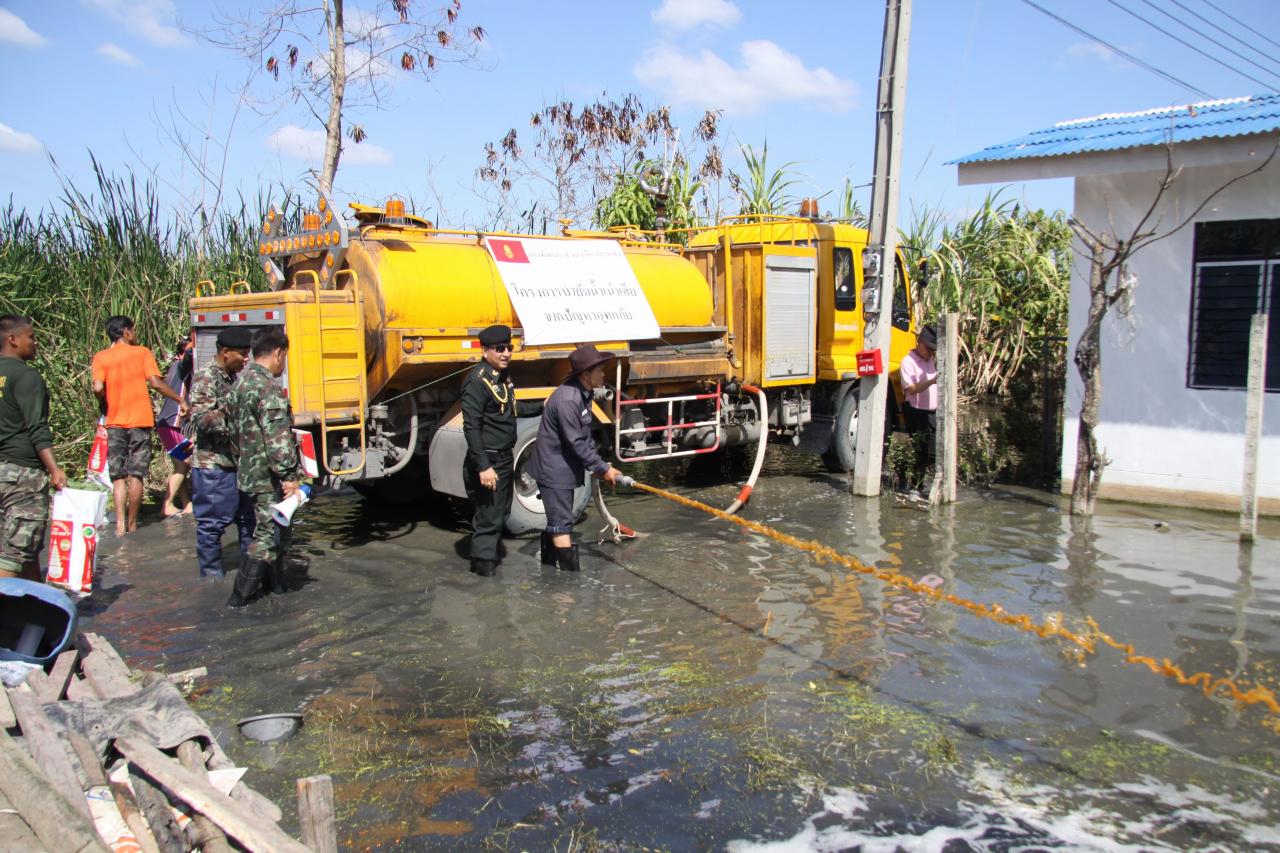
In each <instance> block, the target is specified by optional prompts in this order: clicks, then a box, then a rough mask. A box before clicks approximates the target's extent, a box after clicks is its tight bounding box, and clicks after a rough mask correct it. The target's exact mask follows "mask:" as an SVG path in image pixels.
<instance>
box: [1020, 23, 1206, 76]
mask: <svg viewBox="0 0 1280 853" xmlns="http://www.w3.org/2000/svg"><path fill="white" fill-rule="evenodd" d="M1022 2H1023V3H1025V4H1026V5H1028V6H1030V7H1031V8H1032V9H1035V10H1036V11H1037V12H1040V13H1041V14H1043V15H1047V16H1048V17H1050V18H1053V19H1054V20H1055V21H1057V22H1058V23H1060V24H1062V25H1063V26H1064V27H1066V28H1067V29H1069V30H1071V31H1073V32H1075V33H1078V34H1079V35H1082V36H1084V37H1085V38H1087V39H1089V41H1092V42H1096V43H1097V44H1100V45H1102V46H1103V47H1105V48H1106V49H1107V50H1109V51H1111V52H1112V53H1114V54H1116V55H1117V56H1123V57H1124V58H1125V59H1127V60H1129V61H1130V62H1132V63H1133V64H1134V65H1137V66H1138V67H1139V68H1144V69H1146V70H1147V71H1150V72H1151V73H1152V74H1155V75H1156V76H1158V77H1162V78H1164V79H1165V80H1167V81H1168V82H1170V83H1173V84H1174V85H1175V86H1181V87H1182V88H1184V89H1186V90H1187V91H1188V92H1194V93H1195V94H1197V95H1199V96H1200V97H1202V98H1205V99H1212V98H1213V95H1211V94H1209V93H1208V92H1206V91H1205V90H1204V89H1200V88H1197V87H1196V86H1192V85H1191V84H1190V83H1188V82H1187V81H1186V80H1182V79H1180V78H1178V77H1174V76H1173V75H1172V74H1170V73H1169V72H1167V71H1161V70H1160V69H1159V68H1156V67H1155V66H1154V65H1150V64H1148V63H1146V62H1143V61H1142V60H1141V59H1139V58H1138V57H1136V56H1134V55H1133V54H1131V53H1129V52H1127V51H1124V50H1121V49H1120V48H1118V47H1116V46H1115V45H1114V44H1111V43H1110V42H1108V41H1105V40H1103V39H1100V38H1098V37H1097V36H1095V35H1094V34H1093V33H1090V32H1087V31H1086V30H1083V29H1081V28H1080V27H1077V26H1076V25H1075V24H1073V23H1071V22H1070V21H1068V20H1067V19H1066V18H1063V17H1061V16H1059V15H1055V14H1054V13H1053V12H1050V11H1049V10H1048V9H1046V8H1044V7H1043V6H1041V5H1040V4H1038V3H1035V2H1033V0H1022Z"/></svg>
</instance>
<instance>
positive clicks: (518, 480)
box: [507, 418, 591, 536]
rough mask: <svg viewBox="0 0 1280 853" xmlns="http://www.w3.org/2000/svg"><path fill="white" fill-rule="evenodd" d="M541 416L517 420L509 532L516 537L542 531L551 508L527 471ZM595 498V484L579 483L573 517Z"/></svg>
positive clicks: (579, 513)
mask: <svg viewBox="0 0 1280 853" xmlns="http://www.w3.org/2000/svg"><path fill="white" fill-rule="evenodd" d="M540 421H541V418H520V419H519V420H518V421H516V447H515V473H514V475H513V477H512V479H513V480H514V482H513V483H512V489H511V492H512V496H511V512H510V513H508V515H507V532H508V533H510V534H511V535H512V536H519V535H520V534H521V533H528V532H529V531H531V530H542V529H543V528H545V527H546V526H547V511H546V509H544V508H543V506H542V498H541V496H540V495H539V494H538V484H537V483H536V482H534V479H533V477H532V476H530V475H528V474H527V473H526V469H527V468H528V467H529V459H530V458H532V456H533V445H534V442H535V441H536V440H537V438H538V423H539V422H540ZM590 499H591V487H590V486H588V485H582V486H579V487H578V488H577V489H575V490H574V492H573V516H574V518H578V517H580V516H581V515H582V513H583V512H585V511H586V509H587V501H589V500H590Z"/></svg>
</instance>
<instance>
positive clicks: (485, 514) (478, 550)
mask: <svg viewBox="0 0 1280 853" xmlns="http://www.w3.org/2000/svg"><path fill="white" fill-rule="evenodd" d="M489 460H490V461H491V462H492V463H493V470H494V471H496V472H497V474H498V487H497V488H496V489H493V490H492V491H490V490H489V489H486V488H485V487H484V486H482V485H480V471H479V469H478V468H476V466H475V465H474V464H472V462H471V459H470V457H468V458H467V461H466V462H465V463H464V464H463V466H462V476H463V479H464V481H465V483H466V486H467V497H469V498H471V503H472V504H473V505H474V506H475V510H476V511H475V515H473V516H472V517H471V559H473V560H495V561H496V560H497V559H499V557H498V544H499V543H500V542H501V540H502V527H503V525H504V524H505V523H506V521H507V515H508V514H509V513H510V512H511V494H512V492H511V469H512V464H513V462H514V459H513V458H512V455H511V451H510V450H504V451H501V452H498V453H495V452H493V451H492V450H491V451H489Z"/></svg>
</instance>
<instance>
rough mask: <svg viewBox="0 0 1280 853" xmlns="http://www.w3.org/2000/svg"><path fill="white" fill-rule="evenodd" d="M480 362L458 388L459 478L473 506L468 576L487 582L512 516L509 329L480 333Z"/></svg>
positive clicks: (513, 394)
mask: <svg viewBox="0 0 1280 853" xmlns="http://www.w3.org/2000/svg"><path fill="white" fill-rule="evenodd" d="M480 346H481V347H483V355H482V360H481V361H480V363H479V364H477V365H476V366H475V367H473V368H472V369H471V372H470V373H468V374H467V378H466V381H465V382H464V383H463V385H462V434H463V435H464V436H465V437H466V439H467V460H466V462H465V463H463V467H462V476H463V482H464V483H465V484H466V488H467V496H468V497H469V498H471V503H472V504H474V505H475V510H476V511H475V516H473V518H472V521H471V571H472V572H474V573H475V574H477V575H480V576H481V577H486V578H487V577H491V576H492V575H493V574H494V572H495V571H497V568H498V562H499V561H500V559H501V557H500V555H499V553H498V548H499V546H500V542H501V538H502V526H503V524H504V523H505V522H506V520H507V513H509V512H510V511H511V472H512V465H513V462H514V460H513V459H512V450H513V449H514V448H515V446H516V389H515V386H513V385H512V384H511V380H510V378H508V376H507V366H508V365H509V364H510V363H511V329H510V328H508V327H506V326H501V325H499V326H490V327H488V328H487V329H485V330H484V331H482V332H481V333H480Z"/></svg>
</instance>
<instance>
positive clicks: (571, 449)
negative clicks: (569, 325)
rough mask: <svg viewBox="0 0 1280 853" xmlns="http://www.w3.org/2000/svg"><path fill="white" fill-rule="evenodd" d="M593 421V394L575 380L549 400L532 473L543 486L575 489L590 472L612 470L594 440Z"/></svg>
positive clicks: (532, 465)
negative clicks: (592, 436)
mask: <svg viewBox="0 0 1280 853" xmlns="http://www.w3.org/2000/svg"><path fill="white" fill-rule="evenodd" d="M591 418H592V416H591V394H590V393H589V392H588V391H587V389H585V388H583V387H582V386H581V385H579V384H578V382H577V380H575V379H570V380H569V381H568V382H566V383H564V384H563V385H561V386H560V387H559V388H557V389H556V390H555V391H554V392H553V393H552V395H551V396H550V397H548V398H547V402H546V405H545V406H544V407H543V409H542V423H540V424H539V425H538V441H537V443H536V444H534V446H533V458H532V459H530V460H529V472H530V473H531V474H532V475H533V478H534V479H535V480H537V481H538V485H539V486H546V487H547V488H551V489H573V488H576V487H577V486H579V485H581V484H582V481H583V478H584V477H585V475H586V472H587V471H590V472H592V473H593V474H603V473H604V472H605V471H608V470H609V463H608V462H605V461H604V460H603V459H601V458H600V454H599V453H597V452H596V445H595V441H593V440H592V438H591Z"/></svg>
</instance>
